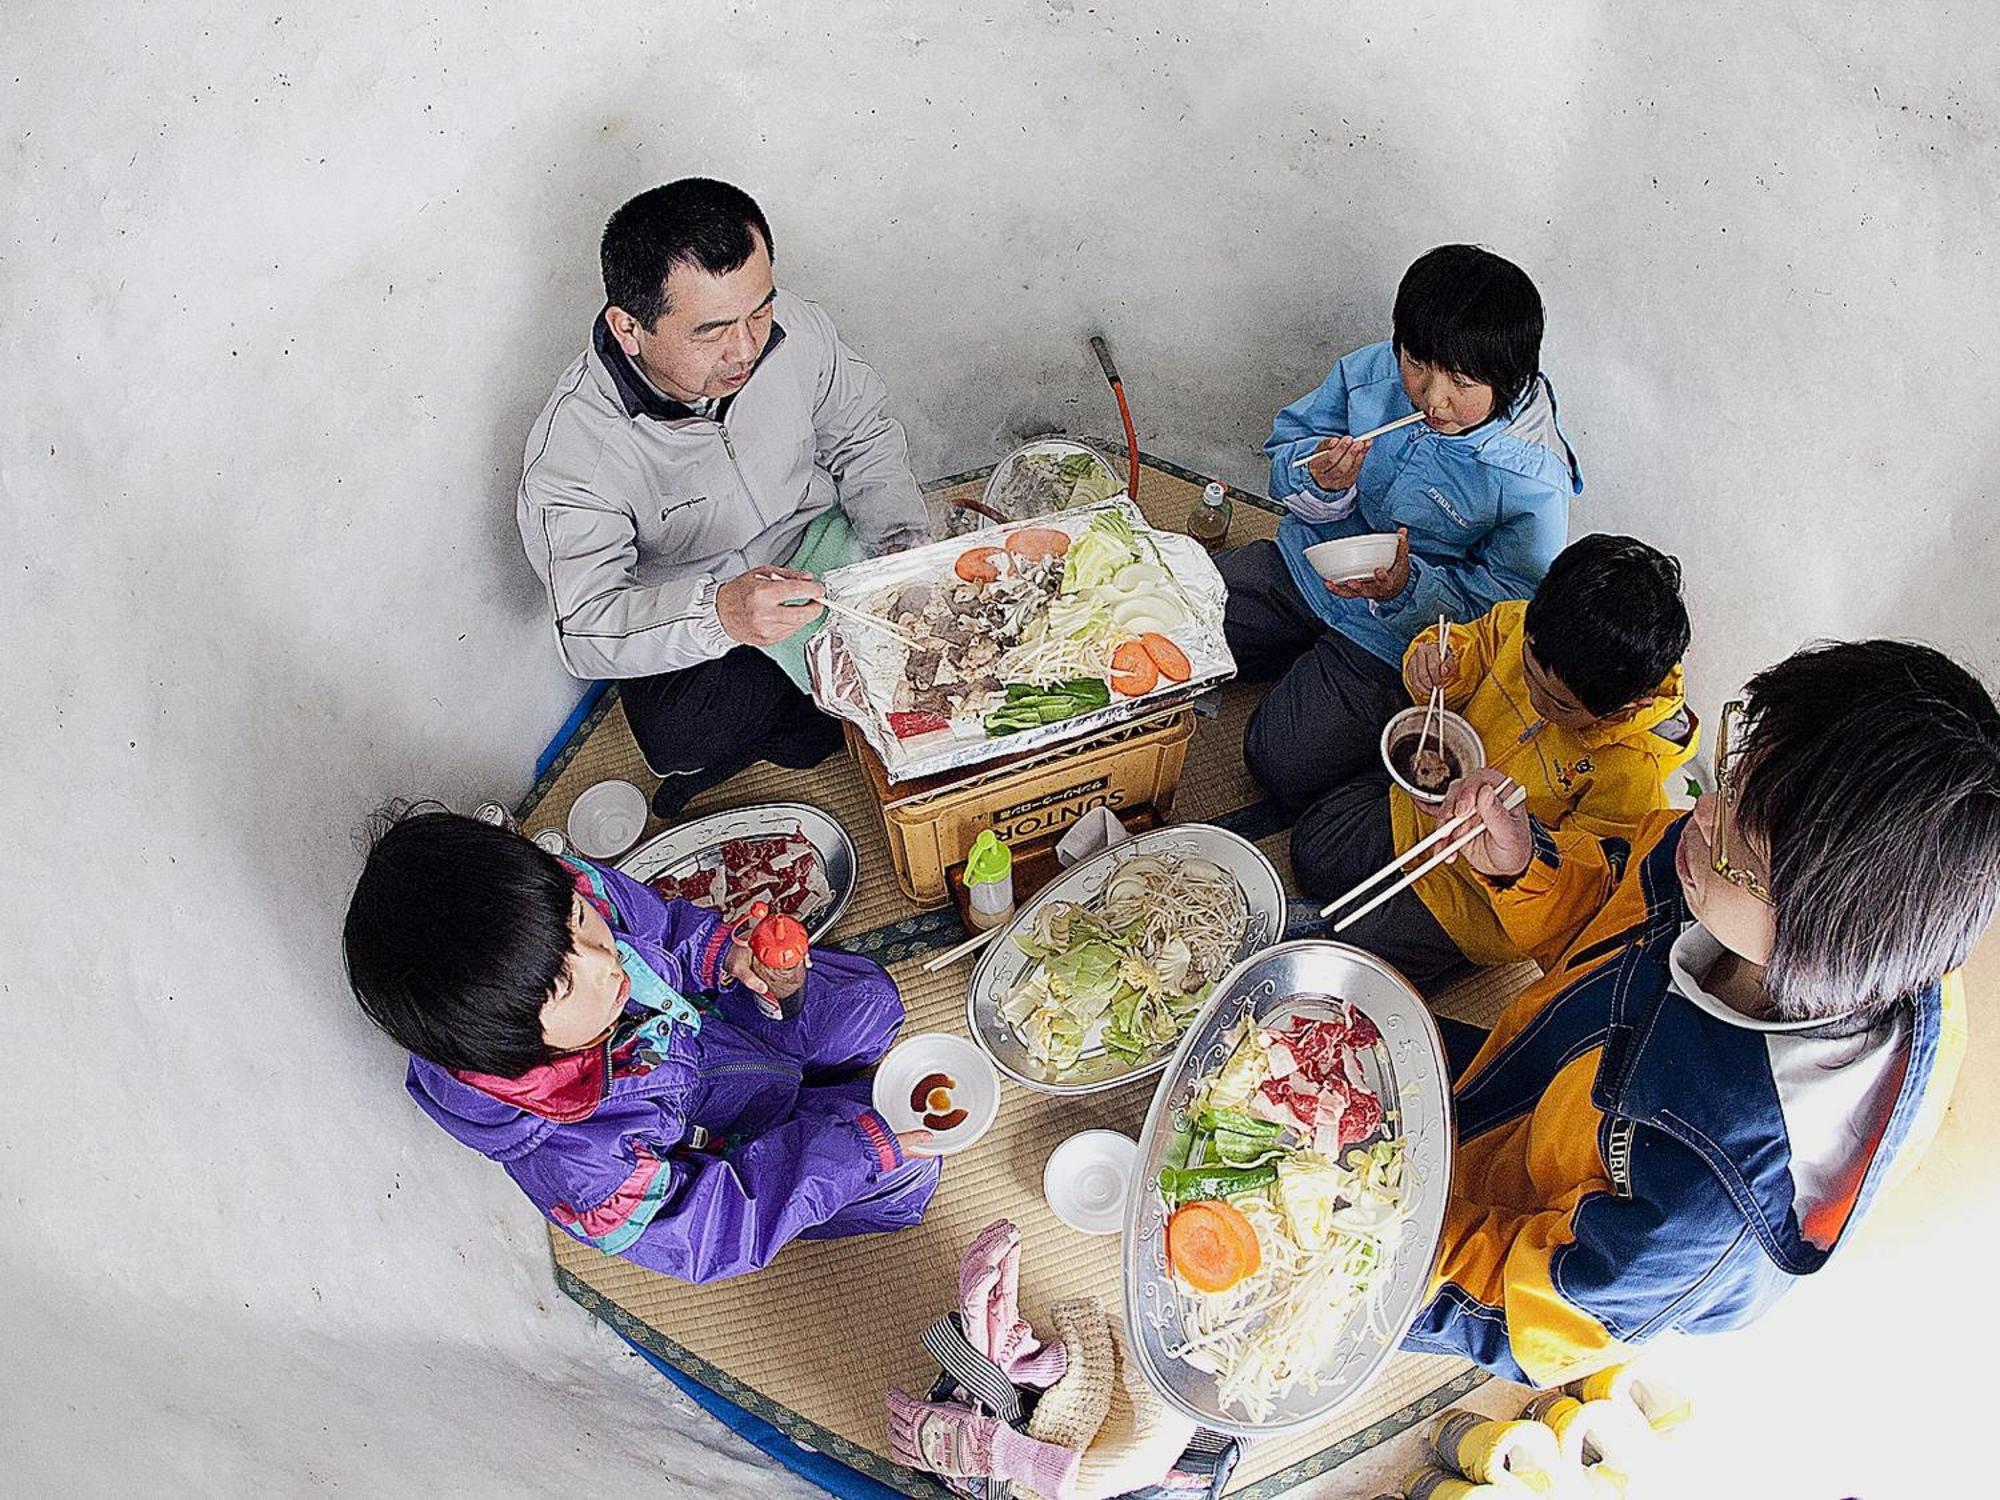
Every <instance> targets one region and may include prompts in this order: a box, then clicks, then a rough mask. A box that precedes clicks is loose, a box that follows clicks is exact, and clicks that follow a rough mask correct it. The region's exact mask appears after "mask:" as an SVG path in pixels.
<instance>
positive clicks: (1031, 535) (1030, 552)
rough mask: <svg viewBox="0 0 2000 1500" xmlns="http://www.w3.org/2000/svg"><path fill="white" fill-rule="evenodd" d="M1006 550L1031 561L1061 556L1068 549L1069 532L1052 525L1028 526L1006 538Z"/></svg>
mask: <svg viewBox="0 0 2000 1500" xmlns="http://www.w3.org/2000/svg"><path fill="white" fill-rule="evenodd" d="M1007 550H1008V551H1009V552H1011V553H1013V554H1014V555H1015V556H1016V557H1021V558H1025V559H1027V560H1028V561H1030V562H1033V561H1034V560H1036V559H1037V558H1043V557H1061V556H1062V555H1063V554H1064V553H1065V552H1067V551H1069V533H1068V532H1065V531H1057V530H1056V529H1055V528H1054V527H1053V526H1030V527H1029V528H1028V529H1027V530H1025V531H1017V532H1015V533H1014V534H1013V535H1012V536H1010V537H1008V538H1007Z"/></svg>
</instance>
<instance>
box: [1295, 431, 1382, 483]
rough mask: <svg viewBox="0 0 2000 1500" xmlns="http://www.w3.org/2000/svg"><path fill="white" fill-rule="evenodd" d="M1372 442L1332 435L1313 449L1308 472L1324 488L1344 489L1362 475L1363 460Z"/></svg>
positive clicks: (1307, 465) (1308, 463)
mask: <svg viewBox="0 0 2000 1500" xmlns="http://www.w3.org/2000/svg"><path fill="white" fill-rule="evenodd" d="M1369 447H1370V443H1357V442H1355V441H1354V439H1353V438H1351V437H1330V438H1327V439H1325V440H1324V441H1322V442H1321V443H1320V445H1319V446H1318V447H1317V448H1315V449H1314V450H1313V451H1312V454H1311V456H1310V459H1309V461H1308V462H1307V464H1306V472H1307V473H1308V474H1310V475H1312V482H1313V483H1314V484H1316V485H1318V486H1319V487H1320V488H1321V489H1323V490H1335V491H1338V490H1344V489H1346V488H1347V487H1348V486H1349V485H1350V484H1353V483H1354V481H1355V480H1357V479H1359V478H1360V477H1361V461H1362V460H1363V459H1364V458H1366V457H1367V456H1368V449H1369Z"/></svg>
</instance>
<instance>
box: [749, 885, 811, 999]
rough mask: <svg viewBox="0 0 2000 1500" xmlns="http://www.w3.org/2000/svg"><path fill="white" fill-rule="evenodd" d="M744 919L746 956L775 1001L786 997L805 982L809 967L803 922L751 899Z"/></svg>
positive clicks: (809, 961)
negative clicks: (747, 932) (747, 944)
mask: <svg viewBox="0 0 2000 1500" xmlns="http://www.w3.org/2000/svg"><path fill="white" fill-rule="evenodd" d="M745 921H746V923H747V924H749V926H750V958H751V961H752V962H753V963H754V964H755V965H756V967H757V975H758V977H759V978H760V979H762V980H763V981H764V983H765V984H767V985H769V986H770V988H771V994H772V995H773V996H774V997H776V998H777V999H779V1000H787V999H790V998H791V997H792V996H793V995H795V994H797V993H798V990H799V987H800V985H802V984H803V983H804V982H805V973H806V970H807V969H808V968H810V967H812V960H811V958H810V956H809V955H810V953H811V948H812V940H811V938H810V937H808V936H807V933H806V929H805V926H804V924H803V923H801V922H800V921H799V919H798V918H796V917H788V916H786V915H785V914H784V913H783V912H773V911H772V910H771V908H770V907H769V906H768V905H766V904H765V903H764V902H762V901H757V902H753V903H752V904H751V907H750V911H749V914H748V915H747V917H746V918H745Z"/></svg>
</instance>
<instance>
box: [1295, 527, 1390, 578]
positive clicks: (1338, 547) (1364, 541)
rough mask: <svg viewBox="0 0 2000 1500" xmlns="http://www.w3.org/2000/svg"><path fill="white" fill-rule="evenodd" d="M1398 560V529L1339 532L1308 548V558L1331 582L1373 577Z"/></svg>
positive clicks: (1323, 576)
mask: <svg viewBox="0 0 2000 1500" xmlns="http://www.w3.org/2000/svg"><path fill="white" fill-rule="evenodd" d="M1395 561H1396V533H1395V532H1393V531H1371V532H1369V533H1368V534H1367V535H1365V536H1340V537H1335V538H1334V539H1333V540H1332V541H1330V542H1320V543H1318V544H1317V545H1316V546H1311V547H1308V548H1306V562H1307V563H1308V564H1310V565H1311V567H1312V570H1313V571H1314V572H1315V573H1317V574H1319V576H1320V577H1322V578H1324V579H1325V580H1326V581H1327V582H1328V583H1352V582H1353V581H1354V580H1355V579H1357V578H1372V577H1373V576H1374V575H1375V570H1376V569H1377V568H1387V567H1390V566H1391V565H1393V564H1394V563H1395Z"/></svg>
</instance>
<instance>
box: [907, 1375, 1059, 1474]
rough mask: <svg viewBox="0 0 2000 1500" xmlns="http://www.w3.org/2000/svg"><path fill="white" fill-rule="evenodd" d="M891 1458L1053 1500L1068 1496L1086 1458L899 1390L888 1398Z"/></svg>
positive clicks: (963, 1408)
mask: <svg viewBox="0 0 2000 1500" xmlns="http://www.w3.org/2000/svg"><path fill="white" fill-rule="evenodd" d="M889 1456H890V1457H891V1458H892V1459H894V1460H895V1461H896V1462H897V1463H899V1464H903V1465H905V1466H907V1467H909V1468H912V1469H922V1470H924V1471H925V1472H926V1473H930V1474H944V1475H949V1476H951V1477H953V1478H961V1479H963V1478H971V1477H975V1476H980V1477H985V1478H988V1479H1005V1480H1009V1481H1011V1482H1013V1483H1016V1484H1024V1485H1026V1486H1027V1487H1028V1488H1029V1489H1031V1490H1033V1491H1034V1492H1035V1493H1036V1494H1038V1495H1046V1496H1049V1497H1050V1500H1062V1497H1063V1496H1065V1495H1067V1494H1068V1493H1069V1487H1070V1486H1071V1485H1072V1484H1073V1483H1075V1481H1076V1466H1077V1464H1078V1463H1079V1462H1080V1461H1081V1460H1082V1458H1083V1455H1082V1454H1081V1453H1080V1452H1078V1451H1077V1450H1076V1449H1074V1448H1058V1447H1057V1446H1056V1445H1055V1444H1054V1443H1044V1442H1039V1441H1037V1440H1036V1439H1034V1438H1031V1437H1029V1436H1028V1435H1027V1434H1026V1433H1024V1432H1016V1431H1015V1430H1014V1429H1013V1428H1011V1427H1009V1426H1008V1425H1007V1424H1006V1423H1005V1422H1002V1421H1000V1420H999V1419H998V1418H997V1417H982V1416H980V1415H978V1414H977V1413H976V1412H974V1411H973V1410H972V1409H971V1408H970V1407H966V1406H956V1405H949V1404H946V1403H944V1402H940V1401H919V1400H917V1399H916V1398H915V1397H913V1396H908V1395H905V1394H904V1393H903V1392H901V1391H898V1390H891V1391H890V1392H889Z"/></svg>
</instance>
